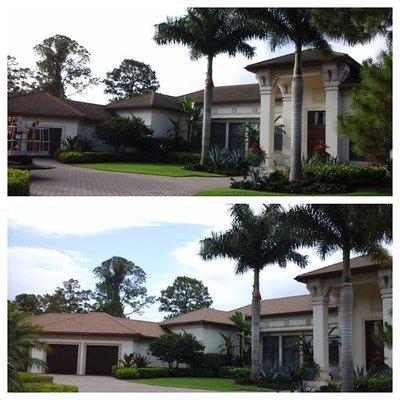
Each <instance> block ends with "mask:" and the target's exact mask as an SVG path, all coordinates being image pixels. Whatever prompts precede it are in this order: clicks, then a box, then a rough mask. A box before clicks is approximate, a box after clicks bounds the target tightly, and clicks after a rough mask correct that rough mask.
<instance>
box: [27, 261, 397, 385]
mask: <svg viewBox="0 0 400 400" xmlns="http://www.w3.org/2000/svg"><path fill="white" fill-rule="evenodd" d="M341 270H342V263H340V262H339V263H336V264H332V265H329V266H327V267H323V268H319V269H316V270H313V271H311V272H307V273H304V274H301V275H299V276H297V277H296V280H297V281H299V282H302V283H304V284H305V285H306V287H307V289H308V290H309V294H307V295H300V296H290V297H282V298H276V299H267V300H262V302H261V324H260V330H261V349H262V350H261V354H260V363H262V362H264V361H266V360H270V361H279V362H280V363H281V364H283V365H297V366H298V365H300V363H301V361H302V360H301V357H302V356H301V355H300V354H299V352H298V349H297V346H296V338H297V337H299V336H304V337H306V338H308V339H309V340H311V342H312V346H313V356H314V360H315V362H316V363H318V364H319V366H320V367H321V378H323V379H325V378H326V379H329V377H330V376H332V377H335V376H337V375H338V371H339V368H340V355H339V341H340V327H339V315H340V308H339V287H340V276H341ZM351 272H352V277H353V288H354V303H353V304H354V308H353V315H354V317H353V332H354V333H353V337H354V339H353V352H354V367H356V366H366V367H367V368H370V367H371V366H372V365H373V364H374V363H377V362H382V361H383V360H385V362H386V364H388V365H390V366H391V365H392V353H391V349H388V348H384V349H383V348H381V347H380V346H378V345H377V344H376V343H375V341H374V340H373V335H374V333H376V332H377V330H378V329H379V327H381V326H382V324H383V323H384V322H388V323H391V318H392V317H391V309H392V268H391V266H389V265H383V264H381V263H377V262H375V261H373V260H372V259H370V258H368V257H365V256H360V257H355V258H353V259H352V260H351ZM235 311H240V312H242V313H244V314H245V315H246V317H247V318H249V319H250V316H251V305H247V306H244V307H240V308H237V309H234V310H230V311H221V310H213V309H201V310H196V311H193V312H190V313H187V314H184V315H180V316H178V317H175V318H170V319H166V320H164V321H162V322H160V323H156V322H145V321H137V320H131V319H125V318H115V317H111V316H110V315H107V314H105V313H90V314H44V315H39V316H34V317H31V318H30V320H31V322H32V323H35V324H38V325H41V326H42V328H43V331H42V333H41V335H40V337H41V339H42V340H43V341H45V342H46V343H48V344H50V345H51V347H52V348H53V352H51V353H49V354H47V355H46V353H44V352H41V351H36V350H35V351H34V354H33V355H34V356H36V357H38V358H40V359H43V360H46V361H47V363H48V366H49V372H53V373H69V374H109V373H110V371H111V366H112V365H114V364H116V362H117V359H118V356H119V355H121V354H124V353H131V352H138V353H141V354H146V349H147V346H148V343H149V341H151V340H152V339H153V338H155V337H159V336H161V335H162V334H164V333H165V332H168V331H172V332H181V331H182V330H184V331H186V332H189V333H192V334H193V335H194V336H195V337H196V338H197V339H198V340H200V341H202V342H203V344H204V345H205V351H206V352H219V351H220V345H221V344H222V343H223V339H222V336H221V335H220V332H222V333H224V334H227V335H231V336H232V337H233V338H234V337H235V336H236V333H235V326H234V324H233V322H232V320H231V317H232V315H233V314H234V312H235ZM151 365H152V366H157V365H160V363H159V362H158V361H157V360H154V359H153V360H152V364H151ZM32 370H33V371H37V372H42V371H40V370H37V369H32Z"/></svg>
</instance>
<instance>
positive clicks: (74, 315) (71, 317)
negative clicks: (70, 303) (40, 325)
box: [34, 312, 90, 325]
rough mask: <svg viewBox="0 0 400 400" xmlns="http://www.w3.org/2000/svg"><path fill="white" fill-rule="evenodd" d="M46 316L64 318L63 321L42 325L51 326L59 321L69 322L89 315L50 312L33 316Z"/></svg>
mask: <svg viewBox="0 0 400 400" xmlns="http://www.w3.org/2000/svg"><path fill="white" fill-rule="evenodd" d="M46 314H47V315H48V314H56V315H60V314H61V315H65V318H63V319H59V320H57V321H52V322H48V323H46V324H44V325H53V324H57V323H59V322H61V321H69V320H70V319H76V318H81V317H83V316H84V315H89V314H90V313H86V314H83V313H82V314H71V313H55V312H52V313H44V314H40V315H35V316H34V317H40V316H41V315H46Z"/></svg>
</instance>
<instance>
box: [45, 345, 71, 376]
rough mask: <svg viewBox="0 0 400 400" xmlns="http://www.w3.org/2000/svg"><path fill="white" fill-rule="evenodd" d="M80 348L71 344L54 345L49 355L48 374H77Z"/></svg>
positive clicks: (47, 360)
mask: <svg viewBox="0 0 400 400" xmlns="http://www.w3.org/2000/svg"><path fill="white" fill-rule="evenodd" d="M77 361H78V346H77V345H69V344H52V345H51V346H50V351H49V352H48V353H47V359H46V362H47V367H48V369H47V370H48V372H49V373H52V374H69V375H71V374H73V375H75V374H76V366H77Z"/></svg>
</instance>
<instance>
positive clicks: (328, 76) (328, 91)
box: [323, 63, 340, 157]
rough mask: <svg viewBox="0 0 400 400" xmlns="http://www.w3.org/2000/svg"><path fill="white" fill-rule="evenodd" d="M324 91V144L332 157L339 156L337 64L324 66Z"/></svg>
mask: <svg viewBox="0 0 400 400" xmlns="http://www.w3.org/2000/svg"><path fill="white" fill-rule="evenodd" d="M323 73H324V84H325V86H324V89H325V110H326V111H325V112H326V121H325V143H326V145H327V146H328V149H327V152H328V153H329V154H330V155H331V156H333V157H338V156H339V132H338V123H337V120H338V115H339V111H340V106H339V100H340V99H339V83H340V82H339V76H338V68H337V64H335V63H332V64H324V65H323Z"/></svg>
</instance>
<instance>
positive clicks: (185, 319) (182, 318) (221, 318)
mask: <svg viewBox="0 0 400 400" xmlns="http://www.w3.org/2000/svg"><path fill="white" fill-rule="evenodd" d="M194 323H209V324H221V325H234V323H233V322H232V321H231V319H230V314H229V313H227V312H226V311H221V310H214V309H212V308H202V309H201V310H195V311H191V312H189V313H187V314H183V315H179V316H178V317H174V318H169V319H166V320H164V321H162V322H160V325H161V326H166V327H167V326H174V325H188V324H194Z"/></svg>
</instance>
